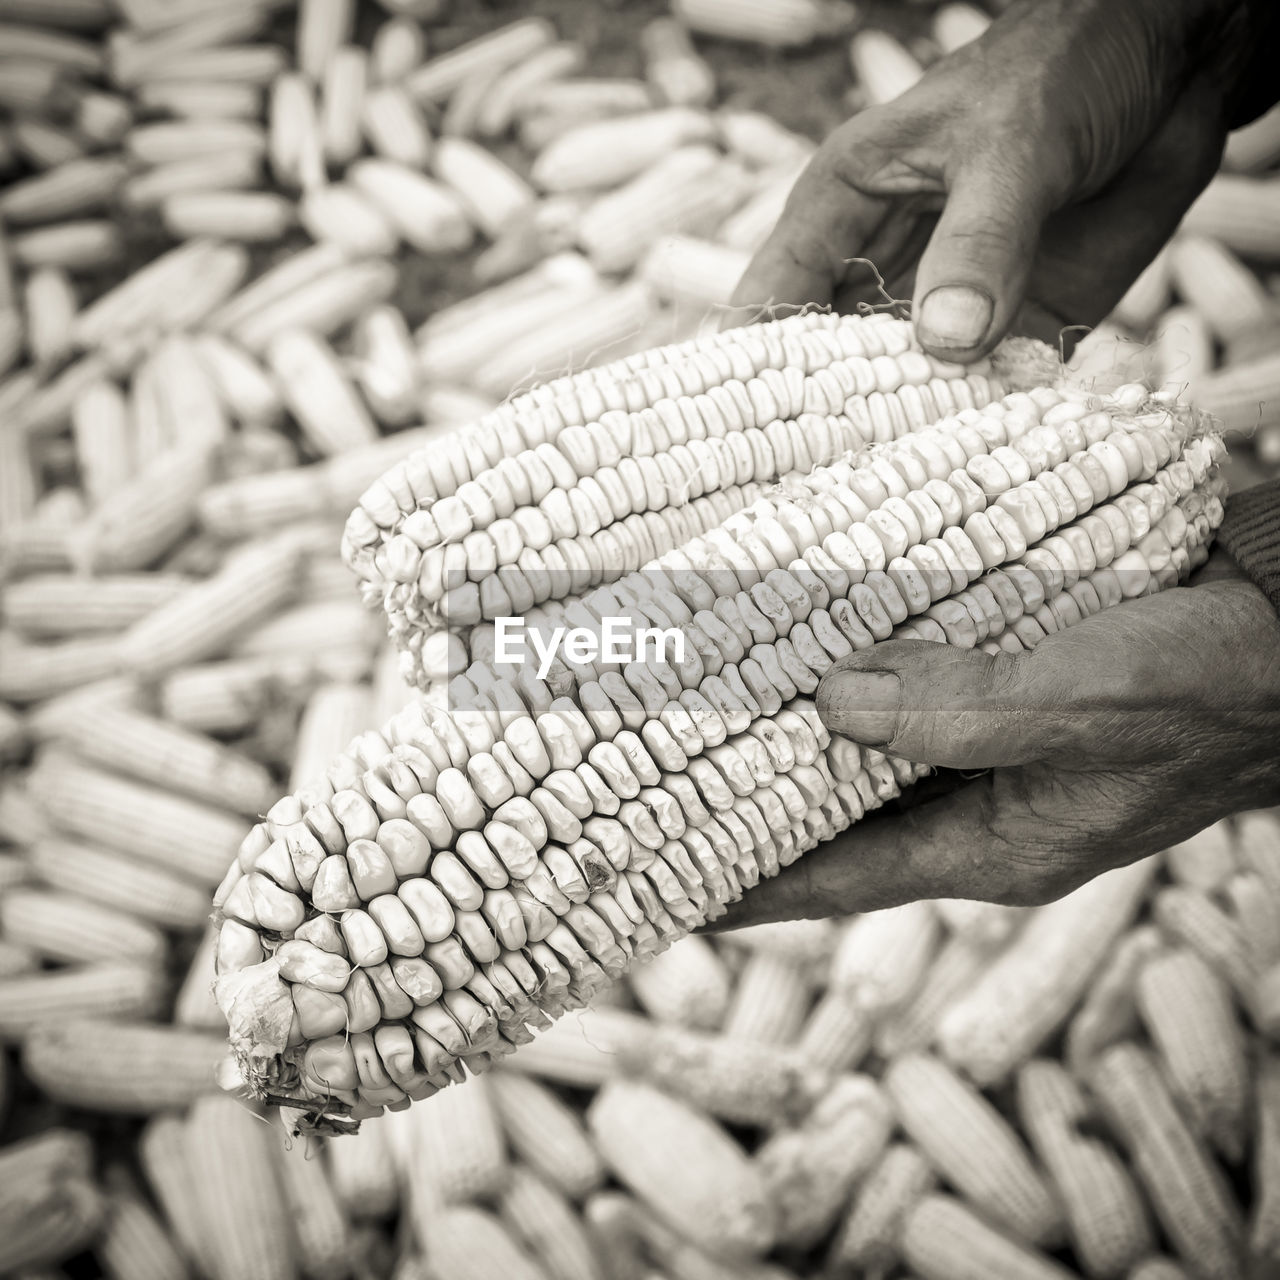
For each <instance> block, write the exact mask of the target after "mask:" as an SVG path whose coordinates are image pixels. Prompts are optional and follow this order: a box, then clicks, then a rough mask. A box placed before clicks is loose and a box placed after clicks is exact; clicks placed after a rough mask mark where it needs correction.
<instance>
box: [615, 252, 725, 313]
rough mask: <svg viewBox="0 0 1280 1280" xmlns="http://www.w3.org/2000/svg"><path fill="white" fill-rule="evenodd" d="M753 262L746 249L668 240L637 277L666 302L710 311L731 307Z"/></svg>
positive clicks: (645, 261)
mask: <svg viewBox="0 0 1280 1280" xmlns="http://www.w3.org/2000/svg"><path fill="white" fill-rule="evenodd" d="M749 261H750V255H749V254H748V253H746V251H745V250H742V249H732V248H729V247H728V246H726V245H718V244H714V243H713V242H711V241H710V240H698V239H696V238H694V237H693V236H664V237H663V238H662V239H661V240H659V241H658V242H657V243H656V244H654V245H653V247H652V248H651V249H650V250H649V252H648V253H647V254H645V256H644V258H643V259H642V260H641V261H640V263H639V265H638V266H637V268H636V274H637V275H638V276H639V278H640V279H641V280H643V281H644V282H645V283H646V284H648V285H649V287H650V288H651V289H653V291H654V293H656V294H657V295H658V297H660V298H662V299H663V300H664V301H666V302H671V303H675V304H677V305H683V306H686V307H694V308H698V309H707V308H712V307H716V306H726V305H728V302H729V299H730V298H731V297H732V296H733V291H734V289H735V288H736V287H737V284H738V281H739V280H740V279H741V278H742V273H743V272H744V271H745V270H746V268H747V263H748V262H749Z"/></svg>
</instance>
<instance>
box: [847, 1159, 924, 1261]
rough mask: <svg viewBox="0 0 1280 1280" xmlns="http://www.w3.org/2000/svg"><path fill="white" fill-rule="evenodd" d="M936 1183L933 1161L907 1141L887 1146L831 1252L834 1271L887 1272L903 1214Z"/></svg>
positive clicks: (894, 1257)
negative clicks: (931, 1163)
mask: <svg viewBox="0 0 1280 1280" xmlns="http://www.w3.org/2000/svg"><path fill="white" fill-rule="evenodd" d="M934 1182H935V1177H934V1173H933V1169H932V1167H931V1166H930V1164H929V1162H928V1161H927V1160H926V1159H925V1158H924V1157H923V1156H922V1155H921V1154H920V1153H919V1152H918V1151H917V1150H916V1149H915V1147H912V1146H909V1145H908V1144H906V1143H903V1142H895V1143H893V1144H892V1145H891V1146H889V1147H886V1148H885V1150H884V1152H883V1154H882V1155H881V1156H880V1158H879V1160H878V1161H877V1162H876V1164H875V1165H874V1166H873V1167H872V1168H871V1170H870V1171H869V1172H868V1173H867V1175H866V1177H865V1178H863V1180H862V1181H861V1182H860V1183H859V1184H858V1185H857V1187H856V1188H855V1190H854V1192H853V1196H852V1198H851V1199H850V1202H849V1212H848V1215H847V1216H846V1217H845V1219H844V1221H843V1222H842V1223H841V1224H840V1228H839V1230H838V1231H837V1232H836V1235H835V1238H834V1240H833V1241H832V1245H831V1251H830V1253H829V1254H828V1256H827V1265H828V1267H829V1268H830V1270H831V1272H832V1273H833V1275H837V1276H853V1275H861V1274H864V1271H863V1270H862V1269H863V1268H865V1269H866V1273H874V1272H876V1271H880V1270H885V1271H887V1270H888V1269H889V1268H890V1267H892V1266H893V1265H894V1263H895V1262H897V1261H898V1258H899V1256H900V1255H899V1248H898V1245H899V1237H900V1232H901V1224H902V1219H903V1216H904V1215H905V1214H906V1213H907V1211H908V1210H909V1209H911V1207H912V1206H913V1205H914V1204H915V1203H916V1201H917V1200H919V1199H920V1197H921V1196H922V1195H924V1194H925V1193H926V1192H927V1191H929V1190H930V1189H931V1188H932V1187H933V1185H934Z"/></svg>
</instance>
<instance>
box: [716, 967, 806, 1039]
mask: <svg viewBox="0 0 1280 1280" xmlns="http://www.w3.org/2000/svg"><path fill="white" fill-rule="evenodd" d="M812 994H813V980H812V978H811V977H810V976H809V975H808V974H806V973H805V972H804V971H803V970H801V969H800V968H799V967H797V966H796V965H794V964H791V963H789V962H788V961H786V960H783V959H780V958H779V957H777V956H771V955H769V954H767V953H766V952H762V951H758V952H755V953H753V954H750V955H748V957H747V961H746V963H745V964H744V965H743V967H742V969H741V971H740V972H739V974H738V981H737V983H736V984H735V986H734V989H733V994H732V996H731V998H730V1000H729V1006H728V1008H727V1009H726V1010H725V1017H724V1027H723V1032H724V1034H725V1035H726V1036H728V1037H729V1038H730V1039H733V1040H755V1041H758V1042H759V1043H761V1044H788V1043H790V1042H791V1041H792V1040H794V1039H795V1037H796V1035H797V1034H798V1033H799V1031H800V1028H801V1026H802V1025H803V1023H804V1019H805V1015H806V1014H807V1013H808V1011H809V1005H810V1003H811V998H812Z"/></svg>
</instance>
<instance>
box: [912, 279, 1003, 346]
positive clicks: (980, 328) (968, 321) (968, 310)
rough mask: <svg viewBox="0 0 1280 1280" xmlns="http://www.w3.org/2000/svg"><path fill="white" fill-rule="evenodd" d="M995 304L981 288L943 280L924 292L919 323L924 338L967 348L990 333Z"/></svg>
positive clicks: (941, 343) (918, 327)
mask: <svg viewBox="0 0 1280 1280" xmlns="http://www.w3.org/2000/svg"><path fill="white" fill-rule="evenodd" d="M994 314H995V304H994V303H993V302H992V300H991V298H990V296H989V295H988V294H985V293H983V292H982V290H981V289H971V288H970V287H969V286H968V285H963V284H944V285H942V286H940V287H939V288H937V289H934V290H933V292H932V293H929V294H927V295H926V296H925V300H924V301H923V302H922V303H921V304H920V314H919V315H918V316H917V317H916V326H917V329H918V330H919V332H920V335H921V337H922V338H924V339H925V340H926V341H930V342H934V343H937V344H938V345H939V346H944V347H956V348H959V349H960V350H965V349H967V348H969V347H976V346H977V345H978V344H979V343H980V342H981V341H982V339H983V338H985V337H986V336H987V330H988V329H989V328H990V327H991V318H992V316H993V315H994Z"/></svg>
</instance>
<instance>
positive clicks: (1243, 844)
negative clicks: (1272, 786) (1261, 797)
mask: <svg viewBox="0 0 1280 1280" xmlns="http://www.w3.org/2000/svg"><path fill="white" fill-rule="evenodd" d="M1235 835H1236V847H1237V851H1238V854H1239V858H1240V865H1241V866H1242V867H1245V868H1247V869H1248V870H1250V871H1256V872H1257V873H1258V874H1259V875H1260V876H1261V877H1262V878H1263V879H1264V880H1265V881H1266V882H1267V884H1268V885H1269V886H1270V887H1271V891H1272V892H1273V893H1276V894H1280V868H1278V867H1277V866H1276V861H1275V852H1276V850H1277V849H1280V819H1277V817H1276V815H1275V814H1274V813H1270V812H1268V811H1267V810H1254V811H1252V812H1249V813H1242V814H1238V815H1237V817H1236V819H1235Z"/></svg>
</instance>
